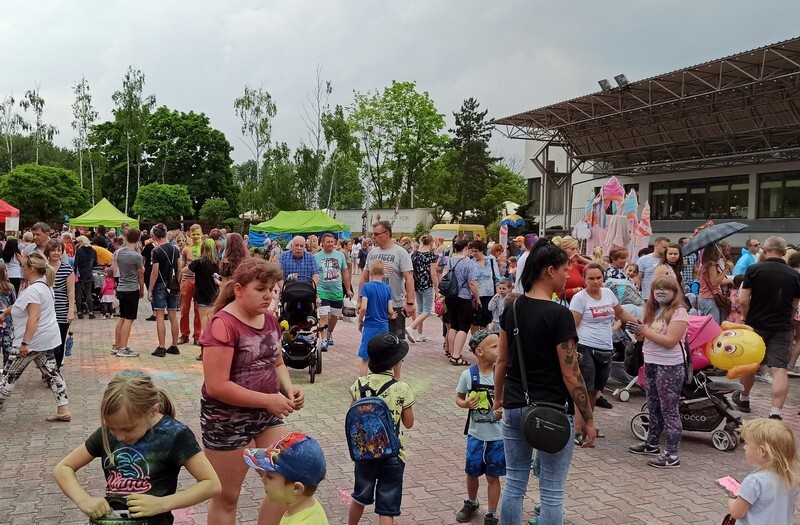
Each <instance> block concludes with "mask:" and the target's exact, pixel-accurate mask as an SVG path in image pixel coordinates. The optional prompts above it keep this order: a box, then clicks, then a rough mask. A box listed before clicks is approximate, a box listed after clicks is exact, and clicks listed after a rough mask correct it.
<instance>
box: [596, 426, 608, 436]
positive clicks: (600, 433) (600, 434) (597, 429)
mask: <svg viewBox="0 0 800 525" xmlns="http://www.w3.org/2000/svg"><path fill="white" fill-rule="evenodd" d="M595 431H596V432H597V434H596V435H595V437H597V438H604V437H606V435H605V434H603V433H602V432H600V429H599V428H597V427H595Z"/></svg>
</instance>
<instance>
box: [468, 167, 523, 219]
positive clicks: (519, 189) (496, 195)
mask: <svg viewBox="0 0 800 525" xmlns="http://www.w3.org/2000/svg"><path fill="white" fill-rule="evenodd" d="M489 184H490V186H489V189H488V190H487V191H486V193H485V194H484V195H483V197H482V198H481V200H480V201H478V203H477V205H476V206H475V208H474V209H473V210H472V216H473V217H475V218H476V219H477V221H478V222H479V223H480V224H489V223H491V222H492V221H494V220H496V219H497V218H498V217H499V216H500V213H501V211H502V209H503V203H504V202H506V201H511V202H516V203H520V202H524V201H525V199H526V198H527V191H526V189H525V179H523V178H522V176H521V175H519V174H518V173H514V172H513V171H511V170H510V169H508V168H506V167H505V166H503V165H502V164H493V165H492V166H491V168H490V170H489Z"/></svg>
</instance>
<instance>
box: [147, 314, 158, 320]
mask: <svg viewBox="0 0 800 525" xmlns="http://www.w3.org/2000/svg"><path fill="white" fill-rule="evenodd" d="M155 320H156V314H152V315H151V316H150V317H148V318H147V319H145V321H155Z"/></svg>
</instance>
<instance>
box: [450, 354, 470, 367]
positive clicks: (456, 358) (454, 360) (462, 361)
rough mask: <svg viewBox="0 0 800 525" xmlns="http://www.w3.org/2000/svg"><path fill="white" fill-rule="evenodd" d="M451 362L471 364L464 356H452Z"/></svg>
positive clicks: (457, 364) (455, 364)
mask: <svg viewBox="0 0 800 525" xmlns="http://www.w3.org/2000/svg"><path fill="white" fill-rule="evenodd" d="M450 364H451V365H453V366H469V364H470V363H469V361H467V360H466V359H464V358H463V357H461V356H459V357H450Z"/></svg>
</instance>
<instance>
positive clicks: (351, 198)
mask: <svg viewBox="0 0 800 525" xmlns="http://www.w3.org/2000/svg"><path fill="white" fill-rule="evenodd" d="M322 127H323V132H324V134H325V143H326V147H327V149H328V150H329V151H330V150H331V149H332V150H333V152H332V153H331V154H330V155H329V156H328V160H327V162H326V163H325V166H324V168H323V170H322V177H321V178H320V183H319V189H318V195H319V196H318V202H319V203H320V206H324V207H325V208H328V209H342V208H360V207H361V206H363V205H364V187H363V185H362V183H361V180H360V176H359V173H360V165H361V151H360V149H359V143H358V139H357V138H356V137H355V135H353V129H352V127H351V125H350V121H349V120H348V119H347V117H346V116H345V112H344V109H343V108H342V107H341V106H336V107H335V108H334V109H333V111H330V112H328V113H325V114H323V116H322Z"/></svg>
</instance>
